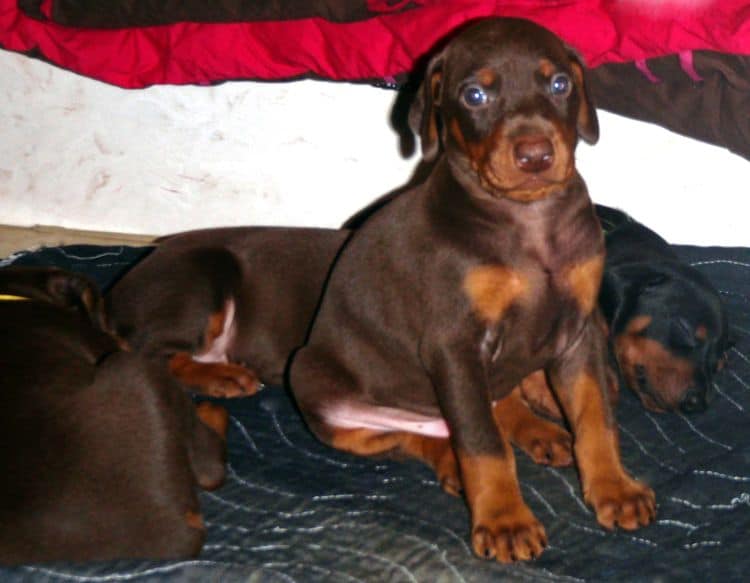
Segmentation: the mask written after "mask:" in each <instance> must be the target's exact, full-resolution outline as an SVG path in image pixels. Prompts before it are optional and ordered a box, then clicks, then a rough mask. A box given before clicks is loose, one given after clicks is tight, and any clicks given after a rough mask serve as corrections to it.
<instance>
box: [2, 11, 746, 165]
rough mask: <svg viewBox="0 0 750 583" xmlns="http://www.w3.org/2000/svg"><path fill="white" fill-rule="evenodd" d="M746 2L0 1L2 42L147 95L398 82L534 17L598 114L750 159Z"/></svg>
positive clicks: (80, 72)
mask: <svg viewBox="0 0 750 583" xmlns="http://www.w3.org/2000/svg"><path fill="white" fill-rule="evenodd" d="M749 8H750V3H748V1H747V0H692V1H690V2H677V1H676V0H675V1H671V0H664V1H660V2H653V1H651V0H622V1H618V2H614V1H611V2H601V1H600V0H577V1H571V0H553V1H549V0H511V1H509V2H494V1H491V0H480V1H474V0H447V1H443V0H357V1H354V2H352V1H350V0H315V1H313V2H300V1H299V0H279V1H275V2H250V1H243V0H226V1H222V2H212V1H209V0H187V1H185V2H156V1H154V0H111V1H108V2H101V1H98V0H0V48H4V49H6V50H11V51H18V52H23V53H26V54H28V55H29V56H32V57H37V58H41V59H44V60H46V61H48V62H51V63H53V64H55V65H58V66H60V67H63V68H66V69H69V70H71V71H74V72H76V73H79V74H82V75H86V76H88V77H92V78H94V79H99V80H101V81H105V82H107V83H112V84H114V85H118V86H120V87H125V88H130V89H135V88H142V87H146V86H149V85H154V84H210V83H218V82H222V81H227V80H236V79H251V80H288V79H298V78H303V77H314V78H322V79H330V80H336V81H357V82H370V83H376V84H378V85H386V86H389V87H397V86H399V85H400V84H402V83H403V82H404V81H405V80H406V79H407V76H408V74H409V73H410V72H411V71H413V70H414V69H415V68H416V69H418V68H419V65H420V63H421V61H422V57H423V55H425V54H426V53H427V52H429V51H430V50H432V49H433V48H434V46H435V44H436V43H438V42H439V40H440V39H442V38H443V37H444V36H445V35H446V34H448V33H449V32H450V31H451V30H453V29H454V28H456V27H457V26H460V25H461V24H462V23H464V22H466V21H468V20H471V19H474V18H480V17H483V16H490V15H501V16H514V17H524V18H529V19H532V20H535V21H537V22H539V23H540V24H542V25H544V26H547V27H548V28H550V29H551V30H553V31H554V32H556V33H558V34H559V35H560V36H561V37H562V38H563V39H565V40H566V41H567V42H568V43H570V44H571V45H572V46H574V47H576V49H577V50H578V51H579V52H580V53H581V54H582V55H583V56H584V58H585V59H586V61H587V63H588V65H589V66H590V67H591V68H593V72H592V86H593V88H594V93H595V95H596V102H597V105H598V106H599V107H602V108H604V109H608V110H610V111H612V112H614V113H619V114H622V115H626V116H630V117H634V118H636V119H641V120H645V121H650V122H653V123H656V124H659V125H662V126H664V127H667V128H669V129H671V130H673V131H676V132H679V133H681V134H683V135H687V136H690V137H693V138H697V139H701V140H704V141H708V142H710V143H713V144H717V145H721V146H724V147H727V148H729V149H730V150H731V151H733V152H735V153H737V154H740V155H742V156H744V157H746V158H750V128H749V127H748V126H749V124H750V122H749V121H748V117H747V115H746V113H745V112H746V111H747V105H748V100H749V99H750V97H749V95H750V92H749V91H748V82H749V77H748V66H749V61H748V57H747V55H749V54H750V10H749Z"/></svg>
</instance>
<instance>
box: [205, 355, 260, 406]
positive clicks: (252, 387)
mask: <svg viewBox="0 0 750 583" xmlns="http://www.w3.org/2000/svg"><path fill="white" fill-rule="evenodd" d="M213 367H214V369H213V371H212V372H213V374H212V375H211V377H210V378H208V379H207V383H206V385H205V388H206V392H207V393H208V394H209V395H210V396H212V397H224V398H234V397H249V396H250V395H254V394H255V393H257V392H258V388H259V386H260V383H259V382H258V377H257V376H255V373H253V372H252V371H251V370H249V369H247V368H245V367H244V366H242V365H239V364H233V363H226V364H215V365H213Z"/></svg>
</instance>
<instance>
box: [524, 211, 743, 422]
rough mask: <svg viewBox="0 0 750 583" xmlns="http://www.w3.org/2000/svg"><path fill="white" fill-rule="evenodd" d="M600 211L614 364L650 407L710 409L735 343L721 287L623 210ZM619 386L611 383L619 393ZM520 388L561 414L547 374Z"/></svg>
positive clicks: (603, 299) (603, 300)
mask: <svg viewBox="0 0 750 583" xmlns="http://www.w3.org/2000/svg"><path fill="white" fill-rule="evenodd" d="M596 214H597V216H598V217H599V221H600V222H601V224H602V227H603V229H604V231H605V241H606V247H607V259H606V263H605V267H604V278H603V282H602V287H601V289H600V293H599V306H600V307H601V308H602V311H603V313H604V316H605V319H606V321H607V323H608V326H609V338H610V350H611V355H612V358H611V359H610V360H611V364H612V365H613V367H614V368H615V369H616V370H617V372H618V373H619V376H620V377H621V378H622V380H623V382H624V383H625V384H626V385H627V386H628V387H630V388H631V389H632V390H633V391H634V392H635V393H636V395H638V397H639V398H640V400H641V402H642V403H643V405H644V407H646V409H648V410H650V411H654V412H666V411H679V412H682V413H694V412H699V411H704V410H705V409H706V407H707V406H708V404H709V402H710V400H711V398H712V396H713V394H714V388H713V377H714V375H715V374H716V372H717V370H719V369H720V368H721V367H722V366H723V363H724V359H725V353H726V351H727V349H728V348H729V345H730V342H729V339H728V330H729V326H728V324H727V314H726V309H725V307H724V304H723V303H722V301H721V298H720V296H719V292H718V291H716V289H715V288H714V287H713V286H712V285H711V282H709V281H708V280H707V279H706V278H705V277H704V276H703V274H702V273H701V272H700V271H698V270H697V269H695V268H694V267H692V266H690V265H688V264H686V263H684V262H683V261H680V259H679V258H678V257H677V255H676V254H675V252H674V251H673V250H672V248H671V247H670V246H669V244H668V243H667V242H666V241H665V240H664V239H662V238H661V237H660V236H659V235H657V234H656V233H654V232H653V231H652V230H650V229H649V228H647V227H646V226H644V225H642V224H641V223H638V222H636V221H635V220H633V219H632V218H631V217H630V216H628V215H627V214H625V213H624V212H622V211H619V210H617V209H613V208H609V207H606V206H602V205H596ZM617 386H618V384H617V382H614V383H610V388H611V389H614V391H616V390H617ZM521 393H522V395H523V398H524V400H525V401H526V402H527V404H529V405H530V406H531V408H532V409H534V410H535V411H536V412H538V413H542V414H544V415H546V416H549V417H553V418H561V417H562V413H561V412H560V409H559V407H558V406H557V403H556V402H555V400H554V398H553V396H552V392H551V391H550V389H549V387H548V386H547V383H546V380H545V378H544V375H543V374H541V373H539V372H537V373H534V374H532V375H530V376H529V377H527V378H526V379H524V380H523V382H522V383H521ZM613 397H614V395H613Z"/></svg>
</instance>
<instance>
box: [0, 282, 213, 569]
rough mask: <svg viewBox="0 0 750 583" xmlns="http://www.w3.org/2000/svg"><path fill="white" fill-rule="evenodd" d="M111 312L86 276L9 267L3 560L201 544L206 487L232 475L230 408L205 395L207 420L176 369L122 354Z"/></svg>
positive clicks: (1, 360)
mask: <svg viewBox="0 0 750 583" xmlns="http://www.w3.org/2000/svg"><path fill="white" fill-rule="evenodd" d="M101 306H102V302H101V301H100V297H99V293H98V291H97V290H96V288H95V286H94V285H93V284H92V283H91V282H89V281H88V280H87V279H86V278H84V277H82V276H80V275H75V274H72V273H67V272H64V271H61V270H57V269H44V268H22V267H8V268H5V269H2V270H0V329H1V330H2V334H0V370H2V375H3V384H2V391H3V403H4V405H3V407H2V410H1V412H0V434H2V443H3V447H2V448H1V449H0V467H2V468H3V479H2V480H1V481H0V525H2V527H1V528H0V563H3V564H18V563H29V562H43V561H88V560H106V559H115V558H135V557H143V558H159V559H167V558H180V557H190V556H193V555H196V554H197V553H198V552H199V551H200V549H201V546H202V544H203V539H204V527H203V522H202V518H201V514H200V508H199V506H198V499H197V496H196V486H198V485H200V486H201V487H204V488H214V487H217V486H218V485H220V483H221V482H222V481H223V478H224V471H225V469H224V455H225V444H224V438H223V436H224V434H225V431H226V422H227V420H226V411H224V410H223V409H221V408H220V407H216V406H214V405H211V404H209V403H204V404H202V405H201V406H200V407H199V409H198V415H199V417H200V418H201V419H202V420H203V422H201V421H199V420H198V418H197V417H196V413H195V411H196V410H195V407H194V406H193V404H192V403H191V401H190V400H189V398H188V397H187V395H186V394H185V393H184V391H183V390H182V389H181V388H180V387H179V385H178V384H177V383H176V382H175V381H174V380H173V379H171V377H170V376H169V375H168V374H165V373H164V372H163V371H160V370H159V369H158V368H157V367H155V366H154V365H153V363H151V362H149V361H147V360H146V359H144V358H143V357H141V356H140V355H137V354H133V353H128V352H124V351H123V350H122V348H121V345H120V342H119V341H118V340H117V339H116V338H115V337H114V336H112V335H111V334H110V333H109V332H108V327H107V324H106V318H105V314H104V311H103V310H102V308H101ZM204 423H205V424H204ZM209 427H210V428H209Z"/></svg>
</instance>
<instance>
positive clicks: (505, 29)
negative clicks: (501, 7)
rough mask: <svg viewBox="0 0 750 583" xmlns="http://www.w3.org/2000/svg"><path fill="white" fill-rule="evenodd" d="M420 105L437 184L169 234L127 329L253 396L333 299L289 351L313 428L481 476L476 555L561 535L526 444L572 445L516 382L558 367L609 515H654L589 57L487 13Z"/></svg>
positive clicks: (557, 449)
mask: <svg viewBox="0 0 750 583" xmlns="http://www.w3.org/2000/svg"><path fill="white" fill-rule="evenodd" d="M412 119H413V122H414V124H415V127H416V128H417V130H418V131H419V133H420V135H421V139H422V144H423V151H424V154H425V157H426V158H427V159H431V160H432V162H433V166H432V168H433V169H432V171H431V173H430V175H429V176H428V178H427V180H426V181H425V182H424V183H423V184H420V185H419V186H416V187H415V188H413V189H412V190H409V191H407V192H405V193H403V194H402V195H400V196H399V197H398V198H396V199H395V200H393V201H392V202H390V203H389V204H388V205H387V206H385V207H383V208H382V209H379V210H377V211H376V212H374V213H373V215H372V216H371V217H369V218H368V219H367V220H365V221H364V223H363V225H362V226H361V227H360V228H358V229H357V231H356V232H354V233H353V234H350V233H348V232H346V231H328V230H316V229H274V228H266V229H261V228H256V229H252V228H249V229H215V230H206V231H197V232H192V233H184V234H181V235H176V236H173V237H169V238H167V239H166V240H165V241H163V242H162V243H161V244H160V245H159V246H158V247H157V249H156V250H155V251H154V252H153V253H152V254H151V255H150V256H149V257H148V258H146V259H145V260H144V261H142V262H141V263H139V264H138V265H137V266H136V267H135V268H134V269H133V270H131V272H130V273H128V274H127V275H126V276H125V278H124V279H123V280H122V281H121V282H119V283H118V284H117V285H116V286H115V287H114V289H113V290H112V291H111V293H110V294H109V296H108V300H109V302H110V305H111V309H112V315H113V319H114V322H115V324H116V327H117V330H118V332H120V333H122V334H124V335H125V336H126V337H127V338H128V341H129V342H130V343H131V344H132V345H133V346H134V348H135V349H137V350H139V351H142V352H144V353H146V354H147V355H148V356H149V357H152V358H154V357H155V358H157V359H163V360H164V361H165V362H166V363H167V366H168V367H169V369H170V370H171V371H172V372H173V374H174V375H175V376H177V377H178V378H179V379H180V380H181V381H183V382H184V383H185V384H187V385H189V386H190V387H192V388H196V389H198V390H202V391H209V392H211V391H213V390H219V389H220V390H222V391H235V392H236V393H237V394H241V393H245V394H252V393H253V392H254V391H255V390H257V387H258V378H260V379H261V380H262V381H263V382H268V383H278V382H280V381H281V380H282V378H283V371H284V366H285V364H286V361H287V358H288V355H289V353H290V351H291V350H292V349H293V348H295V347H296V346H299V345H300V344H301V343H302V341H303V340H304V338H305V336H306V332H307V328H308V326H309V323H310V320H311V318H312V315H313V314H314V313H315V312H316V310H317V308H319V310H318V312H319V313H318V315H317V318H316V319H315V322H314V325H313V327H312V330H311V333H310V335H309V340H310V343H309V345H308V346H307V347H305V348H304V349H302V350H301V352H300V353H299V354H298V356H297V358H296V359H295V360H294V361H293V365H292V368H291V383H292V388H293V392H294V394H295V397H296V399H297V401H298V404H299V406H300V408H301V410H302V412H303V413H304V414H305V417H306V419H307V421H308V423H309V425H310V427H311V428H312V430H313V431H314V432H315V433H316V434H317V435H318V436H319V437H320V438H321V439H322V440H323V441H325V442H327V443H330V444H332V445H333V446H335V447H339V448H342V449H345V450H348V451H352V452H354V453H360V454H365V455H370V454H378V453H386V452H391V453H404V454H407V455H412V456H415V457H418V458H421V459H424V460H425V461H426V462H427V463H428V464H430V465H431V466H433V467H434V468H435V470H436V471H437V473H438V476H439V477H440V479H441V481H442V483H443V485H444V487H445V488H446V490H448V491H450V492H452V493H458V491H459V490H463V491H464V492H465V494H466V497H467V501H468V503H469V506H470V508H471V510H472V520H473V533H474V534H473V541H474V548H475V550H476V552H477V553H478V554H479V555H480V556H490V557H496V558H497V559H498V560H501V561H510V560H514V559H528V558H531V557H533V556H536V555H538V554H539V553H540V552H541V551H542V548H543V546H544V545H545V544H546V535H545V534H544V529H543V527H542V526H541V524H539V522H538V521H537V520H536V519H535V518H534V517H533V515H532V514H531V512H530V510H529V509H528V507H527V506H526V505H525V504H524V502H523V501H522V499H521V494H520V489H519V487H518V483H517V480H516V477H515V466H514V460H513V454H512V450H511V449H510V448H509V446H508V441H509V440H512V441H514V442H516V443H517V444H519V445H520V446H521V447H522V448H523V449H525V450H526V451H527V452H528V453H529V454H530V455H532V457H534V459H536V460H537V461H540V462H542V463H553V464H556V465H564V464H566V463H569V462H570V461H571V452H570V443H569V436H568V435H567V433H566V432H565V431H564V430H563V429H562V428H560V427H559V426H557V425H555V424H552V423H549V422H545V421H543V420H540V419H538V418H536V417H535V416H534V415H533V414H532V413H531V411H530V410H529V409H528V407H526V406H525V405H524V404H523V402H522V401H521V400H520V395H519V394H518V391H513V392H511V391H512V388H513V387H514V386H515V385H517V384H518V383H519V382H520V381H521V379H523V378H524V377H525V376H526V375H528V374H529V373H531V372H532V371H534V370H537V369H546V370H547V371H548V373H549V376H550V378H552V379H553V385H554V388H555V391H556V393H557V395H558V396H559V398H560V400H561V402H562V403H563V404H564V406H565V411H566V415H567V417H568V419H569V421H570V422H571V424H572V425H573V429H574V432H575V433H576V457H577V459H578V463H579V468H580V470H581V474H582V479H583V485H584V494H585V497H586V499H587V500H588V501H589V502H590V503H591V504H592V505H593V506H594V508H595V509H596V511H597V517H598V519H599V521H600V522H601V523H602V524H603V525H605V526H606V527H608V528H612V527H614V526H615V525H616V524H619V525H620V526H622V527H624V528H628V529H631V528H637V527H638V526H640V525H642V524H646V523H648V522H649V521H650V520H651V519H652V518H653V515H654V497H653V493H652V491H651V490H650V489H649V488H647V487H646V486H644V485H643V484H641V483H639V482H637V481H635V480H633V479H632V478H630V477H629V476H628V475H627V473H626V472H625V470H624V469H623V468H622V465H621V463H620V460H619V453H618V448H617V436H616V426H615V424H614V421H613V419H612V413H611V410H610V406H609V402H608V399H609V398H608V395H607V391H606V389H605V384H606V381H605V377H606V363H605V357H606V339H605V337H604V326H603V324H602V323H601V316H600V314H599V312H598V310H597V309H596V298H597V293H598V290H599V285H600V279H601V270H602V265H603V262H604V247H603V241H602V234H601V229H600V227H599V224H598V221H597V219H596V216H595V214H594V212H593V209H592V206H591V203H590V201H589V199H588V195H587V193H586V189H585V186H584V184H583V181H582V180H581V178H580V176H578V174H577V172H576V171H575V167H574V158H573V151H574V148H575V145H576V142H577V139H578V136H579V135H580V136H581V137H583V138H584V139H585V140H587V141H590V142H594V141H596V139H597V137H598V126H597V121H596V115H595V111H594V109H593V108H592V107H591V106H590V104H589V101H588V98H587V95H586V90H585V85H584V80H583V70H582V67H581V65H580V63H579V62H578V60H577V58H576V57H575V55H574V54H573V53H572V51H570V50H569V49H568V48H567V47H565V46H564V45H562V44H561V43H560V41H559V40H558V39H556V38H555V37H554V36H553V35H552V34H551V33H549V32H548V31H546V30H544V29H542V28H540V27H537V26H535V25H533V24H531V23H529V22H526V21H519V20H488V21H486V22H483V23H480V24H477V25H476V26H474V27H471V28H469V29H467V30H466V31H464V32H463V33H462V34H461V35H459V36H458V37H457V38H456V39H455V40H453V41H452V42H451V43H450V44H449V45H448V46H447V47H446V49H445V50H444V51H443V52H441V53H440V54H439V55H438V56H437V57H435V58H434V59H433V61H432V63H431V66H430V68H429V74H428V76H427V79H426V82H425V85H424V88H423V91H422V93H421V97H420V99H419V100H418V102H417V103H416V104H415V107H414V110H413V116H412ZM332 264H334V266H333V269H332V271H331V276H330V277H328V275H329V269H330V268H331V265H332ZM326 282H328V283H327V286H326V292H325V294H324V295H323V297H322V299H321V298H320V290H321V289H323V286H324V284H326ZM186 289H189V290H190V292H189V293H187V294H186V293H185V290H186ZM243 363H250V364H251V365H252V368H253V371H250V370H249V369H247V368H246V367H245V366H244V365H243ZM254 373H257V376H255V374H254ZM231 387H234V388H233V389H232V388H231ZM503 397H505V398H503ZM454 451H455V454H454Z"/></svg>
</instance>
